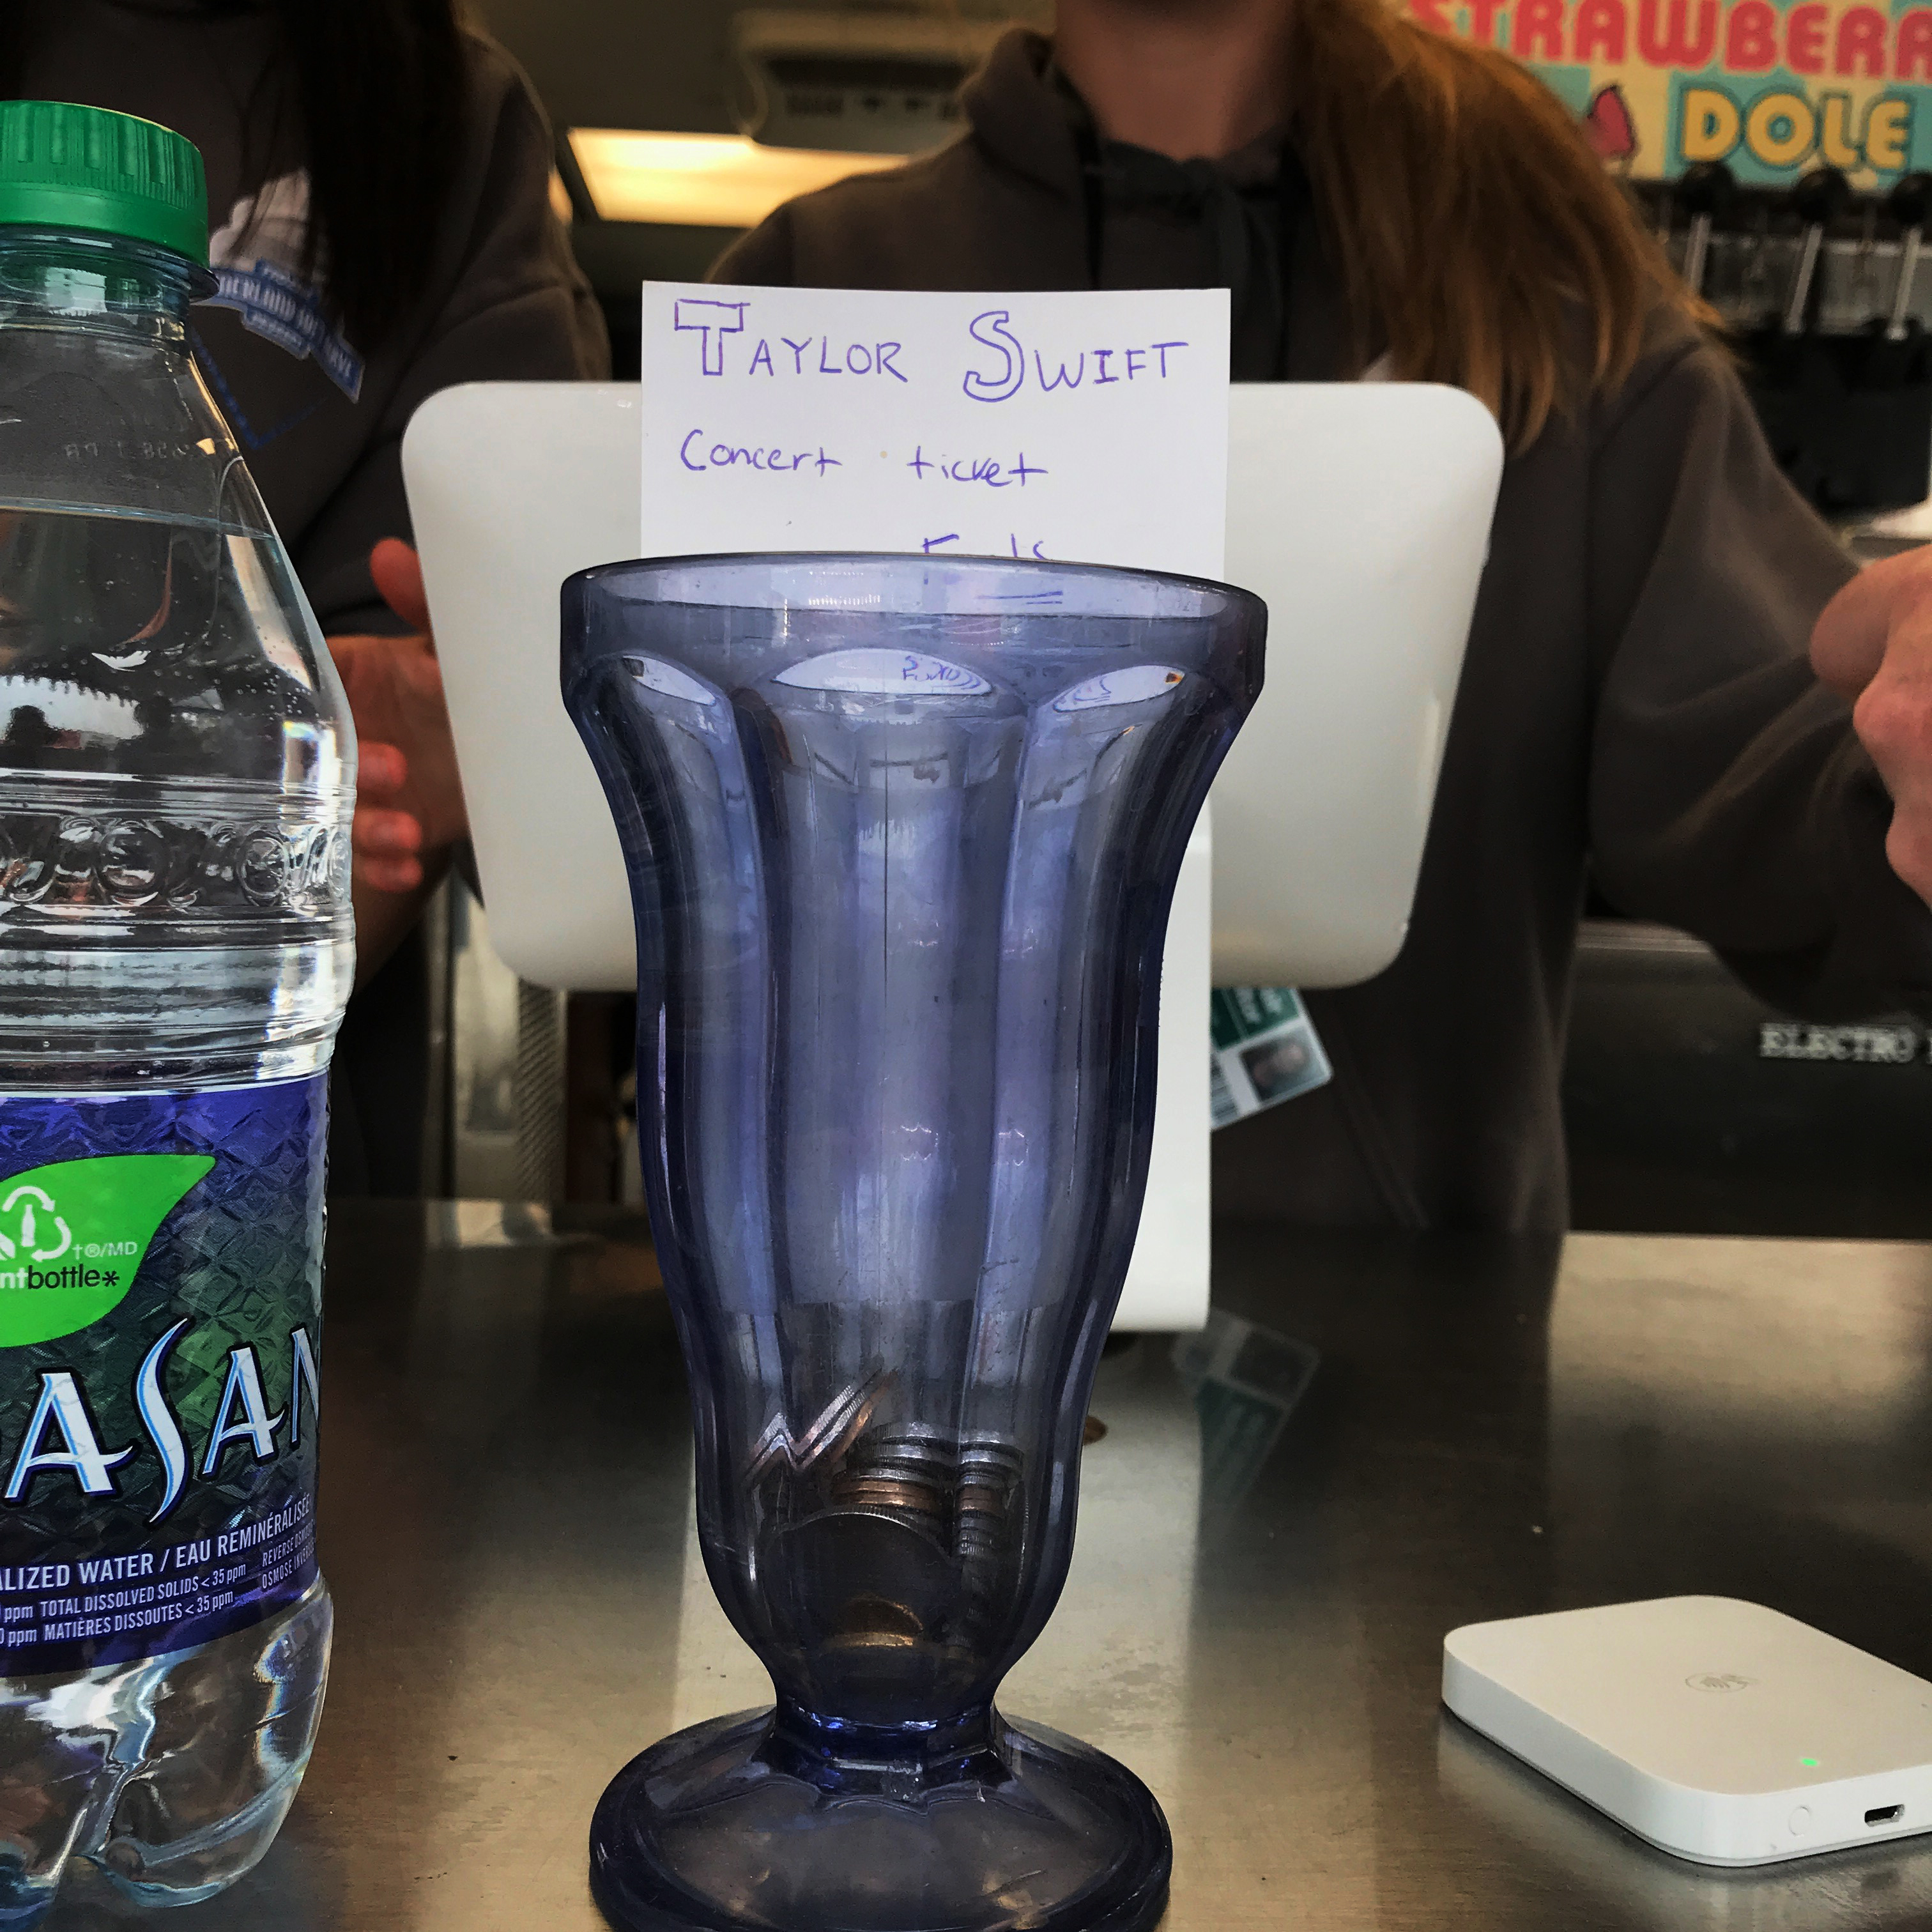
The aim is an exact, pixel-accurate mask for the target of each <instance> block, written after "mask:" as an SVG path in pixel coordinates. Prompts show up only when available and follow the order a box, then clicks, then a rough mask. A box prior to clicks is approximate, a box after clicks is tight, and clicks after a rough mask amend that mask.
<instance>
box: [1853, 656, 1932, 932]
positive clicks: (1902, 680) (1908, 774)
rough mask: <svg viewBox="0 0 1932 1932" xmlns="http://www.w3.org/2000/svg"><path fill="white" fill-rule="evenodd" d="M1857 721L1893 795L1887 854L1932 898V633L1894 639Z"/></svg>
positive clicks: (1855, 725) (1862, 700)
mask: <svg viewBox="0 0 1932 1932" xmlns="http://www.w3.org/2000/svg"><path fill="white" fill-rule="evenodd" d="M1852 728H1853V729H1854V730H1856V732H1857V733H1858V738H1859V740H1860V742H1861V743H1862V744H1863V745H1864V748H1865V749H1866V751H1867V752H1869V753H1870V756H1871V761H1872V763H1873V764H1874V765H1876V766H1877V767H1878V772H1879V777H1880V778H1883V779H1884V781H1885V789H1886V790H1888V792H1890V793H1891V802H1892V809H1891V830H1890V832H1888V834H1887V835H1886V838H1885V856H1886V858H1887V859H1889V860H1890V862H1891V868H1892V870H1893V871H1895V872H1896V873H1897V874H1898V876H1899V877H1900V878H1901V879H1903V880H1904V881H1905V883H1906V884H1907V885H1908V886H1910V887H1911V888H1912V890H1913V891H1914V892H1916V893H1917V894H1918V896H1919V897H1920V898H1922V899H1924V900H1927V901H1932V637H1928V636H1927V635H1925V634H1924V633H1923V632H1921V634H1919V635H1918V636H1917V637H1913V636H1912V635H1910V634H1907V635H1906V636H1905V637H1894V640H1893V643H1892V645H1891V648H1890V649H1888V651H1887V652H1886V653H1885V662H1884V664H1882V666H1881V667H1880V668H1879V671H1878V673H1877V674H1876V676H1874V677H1873V679H1872V680H1871V682H1870V683H1869V684H1867V685H1866V686H1865V688H1864V693H1863V694H1862V695H1861V697H1859V699H1858V703H1857V704H1856V705H1855V706H1854V707H1853V709H1852Z"/></svg>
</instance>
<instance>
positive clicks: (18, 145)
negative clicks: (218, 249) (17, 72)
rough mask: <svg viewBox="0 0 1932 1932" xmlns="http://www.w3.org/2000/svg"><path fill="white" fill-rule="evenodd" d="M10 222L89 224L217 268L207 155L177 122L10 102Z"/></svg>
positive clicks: (4, 160)
mask: <svg viewBox="0 0 1932 1932" xmlns="http://www.w3.org/2000/svg"><path fill="white" fill-rule="evenodd" d="M0 226H10V227H26V228H80V229H88V230H90V231H91V232H92V233H96V234H101V235H122V236H127V238H128V239H130V240H132V241H136V242H152V243H153V244H154V245H155V246H156V247H157V248H172V250H173V251H175V254H178V255H185V256H187V257H188V259H189V260H190V261H192V262H194V263H197V264H198V265H199V266H201V267H202V268H204V269H205V268H206V267H207V266H208V184H207V181H206V179H205V177H204V176H203V175H202V167H201V153H200V151H199V149H198V148H196V146H195V145H194V143H193V142H192V141H190V140H189V139H187V137H186V136H184V135H181V134H177V133H175V131H174V130H172V128H169V127H158V126H157V125H156V124H155V123H154V122H153V121H137V120H136V118H134V116H133V115H131V114H110V113H109V112H108V111H107V109H106V108H104V107H77V106H75V105H74V104H72V103H71V102H69V101H0Z"/></svg>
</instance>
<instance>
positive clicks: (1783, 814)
mask: <svg viewBox="0 0 1932 1932" xmlns="http://www.w3.org/2000/svg"><path fill="white" fill-rule="evenodd" d="M963 104H964V107H965V117H966V122H967V126H966V130H965V133H963V134H962V136H961V137H960V138H959V139H958V140H957V141H956V142H954V143H953V145H950V146H949V147H947V148H944V149H943V150H941V151H940V152H938V154H935V155H932V156H931V157H927V158H925V159H922V160H919V161H917V162H915V163H912V164H911V165H910V166H906V167H904V168H903V169H897V170H895V171H892V172H886V173H881V174H871V175H865V176H862V177H859V178H855V179H853V180H850V181H845V182H841V183H840V184H838V185H836V186H835V187H830V188H828V189H826V190H822V191H820V193H816V194H813V195H810V196H805V197H802V199H799V200H796V201H794V202H790V203H789V204H787V205H785V206H784V207H782V208H779V209H778V211H776V212H775V214H772V216H771V217H770V218H769V220H766V222H765V223H763V225H762V226H760V227H759V228H757V229H755V230H754V232H753V233H751V234H750V235H748V236H746V237H745V238H744V239H742V241H740V242H739V243H737V244H736V245H735V246H734V247H733V248H732V249H731V250H730V251H728V252H727V254H726V255H725V257H724V259H723V260H721V263H719V264H718V267H717V269H715V272H714V273H715V278H716V279H718V280H719V281H731V282H739V283H745V284H813V285H818V286H823V287H864V288H895V289H899V288H903V289H919V288H938V289H970V290H980V289H985V290H1026V289H1052V288H1079V287H1106V288H1134V287H1212V286H1226V287H1229V288H1230V290H1231V291H1232V313H1233V323H1234V347H1233V369H1232V374H1233V375H1234V377H1235V378H1236V379H1237V380H1260V381H1269V380H1334V379H1337V378H1348V377H1356V376H1359V375H1361V374H1364V372H1365V371H1370V370H1373V371H1374V372H1375V373H1376V374H1381V375H1386V376H1389V377H1394V378H1396V379H1398V380H1404V379H1406V380H1436V381H1445V382H1451V383H1458V384H1460V385H1461V386H1463V387H1465V388H1467V389H1470V390H1471V391H1472V392H1474V393H1475V394H1476V395H1478V396H1479V397H1481V398H1482V400H1483V401H1485V402H1486V403H1487V404H1489V405H1490V407H1492V408H1493V410H1495V411H1496V413H1497V415H1498V416H1499V419H1500V420H1501V422H1502V425H1503V428H1504V430H1505V434H1506V436H1507V437H1508V441H1509V444H1510V449H1511V455H1510V460H1509V461H1508V465H1507V467H1506V470H1505V476H1504V479H1503V484H1502V497H1501V500H1500V502H1499V505H1498V508H1497V511H1496V523H1495V528H1494V532H1493V544H1492V547H1491V551H1490V560H1489V563H1488V565H1487V569H1486V571H1485V572H1484V578H1483V582H1482V586H1481V594H1480V597H1479V600H1478V607H1477V611H1476V616H1475V626H1474V630H1473V632H1472V636H1471V638H1470V642H1469V655H1468V658H1467V661H1466V667H1465V669H1464V671H1463V679H1462V683H1461V686H1460V691H1459V694H1458V696H1457V703H1456V708H1455V713H1454V719H1453V721H1452V724H1451V731H1450V734H1449V738H1448V745H1447V749H1446V754H1445V759H1444V762H1443V767H1442V779H1441V784H1440V788H1439V793H1438V795H1437V799H1436V808H1435V814H1434V817H1433V821H1432V823H1431V826H1430V835H1429V838H1428V841H1427V850H1426V852H1425V854H1424V861H1423V866H1422V871H1421V880H1420V883H1419V886H1418V891H1417V894H1416V898H1415V912H1414V918H1413V922H1412V926H1411V927H1410V930H1409V937H1408V939H1407V942H1406V944H1405V945H1404V947H1403V950H1402V952H1401V953H1400V956H1399V957H1398V958H1397V960H1396V962H1395V963H1394V965H1392V966H1391V967H1390V968H1388V971H1385V972H1384V973H1383V974H1381V975H1379V977H1376V979H1373V980H1370V981H1369V982H1368V983H1367V984H1365V985H1362V986H1355V987H1351V988H1348V989H1343V990H1340V991H1336V992H1317V993H1314V994H1313V995H1310V998H1309V1001H1308V1005H1309V1007H1310V1011H1311V1013H1312V1015H1313V1018H1314V1020H1315V1022H1316V1025H1317V1026H1318V1028H1319V1030H1320V1033H1321V1036H1322V1039H1323V1040H1324V1041H1325V1043H1326V1045H1327V1047H1328V1052H1329V1055H1330V1057H1331V1060H1332V1061H1333V1062H1334V1079H1333V1080H1332V1082H1330V1083H1329V1084H1328V1085H1326V1086H1325V1087H1322V1088H1319V1090H1317V1091H1314V1092H1312V1093H1310V1094H1305V1095H1304V1096H1303V1097H1300V1098H1298V1099H1296V1100H1292V1101H1291V1102H1289V1103H1286V1105H1284V1106H1281V1107H1279V1108H1277V1109H1274V1110H1272V1111H1271V1112H1266V1113H1263V1114H1262V1115H1257V1116H1256V1117H1254V1118H1252V1119H1250V1120H1249V1121H1245V1122H1243V1123H1241V1124H1239V1125H1238V1126H1236V1127H1232V1128H1229V1129H1228V1130H1225V1131H1224V1132H1223V1134H1222V1135H1220V1136H1218V1137H1217V1141H1218V1143H1219V1144H1218V1145H1217V1205H1223V1206H1226V1205H1230V1194H1231V1192H1232V1190H1229V1188H1228V1187H1226V1186H1224V1183H1226V1182H1227V1181H1229V1179H1230V1178H1232V1179H1233V1180H1234V1181H1235V1182H1236V1183H1237V1184H1238V1195H1237V1196H1235V1199H1234V1203H1233V1205H1238V1207H1239V1208H1241V1209H1243V1210H1244V1211H1248V1212H1250V1213H1262V1214H1268V1215H1269V1216H1271V1217H1276V1218H1280V1219H1282V1220H1288V1221H1291V1222H1294V1223H1301V1224H1304V1225H1328V1226H1385V1227H1395V1228H1403V1229H1425V1228H1479V1229H1544V1230H1550V1229H1560V1228H1562V1226H1565V1223H1566V1222H1567V1220H1568V1192H1567V1172H1566V1167H1565V1152H1564V1147H1563V1141H1562V1121H1561V1115H1560V1112H1559V1105H1558V1078H1559V1071H1560V1067H1561V1062H1562V1051H1563V1038H1564V1030H1565V1019H1566V1013H1567V1007H1568V998H1569V988H1570V982H1571V970H1572V963H1573V956H1574V949H1575V943H1576V935H1577V919H1578V916H1579V913H1580V908H1581V905H1582V902H1583V892H1584V886H1585V880H1586V869H1587V871H1588V872H1589V874H1590V875H1592V876H1593V877H1594V878H1595V880H1596V882H1597V883H1598V887H1599V889H1601V891H1602V892H1604V893H1605V894H1606V895H1607V896H1608V897H1609V898H1610V900H1611V901H1613V903H1614V904H1616V905H1617V906H1618V907H1620V908H1621V909H1622V910H1624V911H1625V912H1628V913H1631V914H1633V915H1636V916H1642V917H1645V918H1649V919H1658V920H1661V921H1664V922H1668V923H1670V924H1673V925H1676V926H1681V927H1682V928H1684V929H1687V930H1688V931H1690V932H1694V933H1696V934H1697V935H1700V937H1701V938H1704V939H1706V940H1707V941H1709V942H1710V943H1711V944H1712V945H1713V946H1714V947H1716V948H1717V949H1718V950H1719V952H1720V953H1721V954H1722V955H1723V956H1724V959H1726V960H1727V962H1728V963H1729V964H1730V966H1731V968H1733V970H1734V971H1736V973H1737V974H1739V977H1742V979H1744V980H1745V981H1746V982H1748V983H1749V984H1751V986H1754V987H1755V988H1756V989H1758V990H1760V992H1763V993H1764V994H1765V995H1767V996H1768V997H1769V998H1772V999H1773V1000H1775V1001H1779V1002H1781V1003H1783V1004H1787V1005H1788V1006H1789V1007H1790V1008H1791V1009H1793V1010H1797V1011H1802V1012H1805V1013H1818V1014H1832V1013H1844V1014H1851V1013H1870V1012H1874V1011H1878V1010H1895V1009H1897V1007H1900V1006H1901V1005H1907V1004H1909V1005H1917V1006H1918V1007H1921V1008H1922V1007H1927V1006H1928V1004H1932V912H1928V910H1927V904H1926V902H1925V901H1924V899H1923V898H1921V897H1920V896H1919V895H1920V894H1921V893H1932V594H1928V593H1932V579H1928V573H1927V565H1926V563H1925V562H1924V561H1923V560H1921V559H1902V560H1899V561H1897V562H1893V563H1889V564H1887V565H1883V566H1879V567H1878V568H1875V569H1873V571H1868V572H1867V573H1866V574H1865V576H1864V579H1863V580H1862V581H1861V582H1860V583H1858V585H1856V586H1854V587H1853V588H1852V589H1851V590H1849V591H1846V589H1845V586H1846V585H1847V584H1848V583H1849V581H1850V580H1851V579H1852V577H1853V575H1854V565H1852V562H1851V560H1850V559H1849V557H1848V556H1846V554H1845V553H1844V552H1843V550H1842V549H1841V547H1840V546H1839V545H1838V543H1837V542H1836V541H1835V540H1834V538H1832V535H1831V533H1830V532H1829V531H1828V530H1827V529H1826V527H1825V526H1824V525H1823V523H1820V520H1818V518H1817V517H1815V516H1814V514H1812V512H1811V511H1810V510H1809V509H1808V508H1807V507H1806V506H1805V505H1804V503H1803V502H1801V501H1800V500H1799V498H1798V496H1796V494H1795V493H1794V492H1793V490H1791V489H1790V487H1789V486H1788V485H1787V484H1786V482H1785V481H1784V478H1783V477H1782V476H1781V475H1780V474H1779V472H1778V469H1777V468H1776V466H1775V464H1774V463H1773V461H1772V458H1771V456H1770V454H1769V451H1768V449H1766V444H1765V442H1764V439H1763V436H1762V434H1760V431H1759V429H1758V427H1757V421H1756V419H1755V417H1754V415H1753V413H1752V411H1751V406H1750V404H1749V403H1748V400H1747V399H1746V398H1745V394H1744V392H1743V390H1742V388H1741V387H1740V386H1739V381H1738V380H1737V377H1736V372H1735V371H1734V370H1733V367H1732V365H1731V363H1730V359H1728V357H1727V355H1726V354H1725V353H1724V350H1722V348H1721V347H1719V346H1718V344H1716V342H1715V340H1714V335H1713V332H1712V318H1711V317H1709V314H1708V312H1706V311H1704V310H1703V308H1702V307H1701V305H1700V304H1699V303H1698V302H1697V301H1696V300H1695V299H1694V298H1693V297H1692V296H1691V295H1690V294H1689V293H1688V291H1686V290H1685V289H1684V288H1683V287H1682V284H1680V283H1679V282H1678V281H1676V278H1675V277H1674V275H1673V274H1672V272H1671V271H1670V267H1669V266H1668V264H1667V263H1666V261H1665V260H1664V257H1663V256H1662V254H1661V251H1658V249H1657V248H1656V246H1655V244H1654V243H1653V242H1652V241H1651V240H1650V239H1649V238H1648V237H1647V236H1646V235H1645V234H1644V233H1643V232H1642V231H1641V229H1640V227H1639V226H1638V225H1637V223H1636V222H1635V220H1634V219H1633V217H1632V216H1631V212H1630V211H1629V209H1628V205H1626V203H1625V202H1624V200H1623V199H1622V194H1621V192H1620V190H1619V189H1618V188H1617V187H1616V186H1615V185H1614V184H1612V183H1611V182H1610V181H1609V180H1608V179H1607V178H1606V176H1605V175H1604V172H1603V170H1602V169H1601V166H1600V164H1599V163H1598V162H1597V160H1596V158H1595V156H1594V155H1593V154H1592V153H1591V152H1590V151H1589V148H1588V146H1587V145H1586V142H1585V141H1584V139H1583V136H1582V135H1581V133H1580V132H1579V131H1578V130H1577V128H1576V127H1574V124H1573V123H1572V122H1571V120H1570V118H1569V116H1568V113H1567V112H1566V110H1564V109H1563V108H1562V107H1561V106H1560V105H1559V104H1558V103H1557V102H1556V100H1555V98H1554V97H1553V96H1551V95H1549V94H1548V93H1547V92H1546V91H1545V90H1544V89H1542V88H1541V86H1540V85H1539V84H1538V83H1536V82H1535V80H1533V79H1532V78H1531V77H1529V75H1528V74H1526V73H1525V72H1524V71H1523V70H1521V69H1520V68H1517V67H1515V66H1514V65H1513V64H1512V63H1511V62H1508V60H1507V59H1506V58H1504V57H1503V56H1502V55H1499V54H1496V53H1494V52H1490V51H1488V50H1486V49H1477V48H1474V47H1471V46H1467V45H1465V44H1463V43H1457V42H1454V41H1451V40H1447V39H1445V38H1443V37H1439V36H1437V35H1435V34H1431V33H1429V32H1428V31H1426V30H1425V29H1424V28H1421V27H1420V26H1417V25H1415V23H1412V22H1411V21H1409V20H1405V19H1403V18H1402V17H1400V16H1399V15H1398V14H1397V12H1396V11H1395V10H1394V9H1393V8H1391V7H1388V6H1386V5H1385V4H1384V0H1061V4H1060V6H1059V9H1058V26H1057V29H1056V37H1055V39H1054V40H1047V39H1045V38H1043V37H1040V36H1039V35H1037V34H1033V33H1030V32H1027V31H1018V30H1016V31H1013V32H1011V33H1010V34H1008V35H1007V37H1004V39H1003V40H1001V42H1000V43H999V44H998V47H997V49H995V52H994V53H993V54H992V57H991V59H990V61H989V64H988V65H986V68H984V69H983V71H981V72H980V74H978V75H977V77H975V78H974V80H972V81H971V82H970V83H968V87H967V89H966V90H965V94H964V96H963ZM1841 592H1843V595H1840V593H1841ZM1835 599H1836V601H1834V600H1835ZM1821 619H1822V621H1821ZM1814 629H1815V631H1816V645H1815V649H1816V654H1817V660H1818V661H1817V664H1816V666H1815V667H1814V663H1813V661H1812V658H1811V655H1809V654H1808V645H1810V644H1811V640H1813V638H1814ZM1821 673H1823V674H1822V675H1821ZM1828 678H1829V682H1828V681H1827V679H1828ZM1854 697H1855V698H1856V699H1857V700H1858V713H1857V717H1858V728H1857V729H1855V727H1854V716H1853V710H1852V703H1851V702H1850V701H1849V700H1851V699H1852V698H1854ZM1861 730H1862V731H1863V732H1864V736H1865V738H1866V739H1867V743H1864V744H1861V742H1860V735H1859V733H1860V731H1861ZM1875 758H1876V760H1877V762H1875ZM1881 766H1882V771H1881ZM1894 795H1895V796H1896V799H1897V805H1896V808H1894ZM1888 839H1889V841H1890V846H1891V858H1892V859H1893V860H1894V861H1896V862H1897V869H1894V864H1893V863H1892V862H1888V856H1887V848H1888ZM1901 871H1902V872H1903V877H1901V876H1900V872H1901ZM1906 879H1909V880H1910V881H1911V883H1910V884H1909V885H1908V884H1907V883H1905V880H1906ZM1914 888H1916V890H1915V889H1914Z"/></svg>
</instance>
